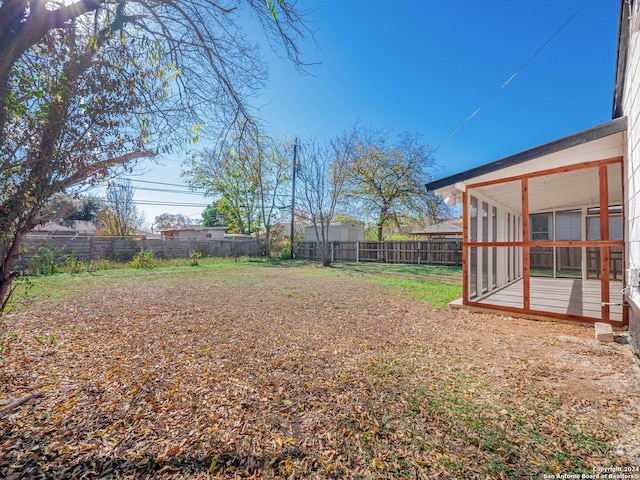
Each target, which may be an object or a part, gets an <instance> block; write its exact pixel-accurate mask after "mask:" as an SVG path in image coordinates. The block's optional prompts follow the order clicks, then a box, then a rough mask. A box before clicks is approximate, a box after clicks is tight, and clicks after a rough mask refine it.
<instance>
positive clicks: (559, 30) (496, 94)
mask: <svg viewBox="0 0 640 480" xmlns="http://www.w3.org/2000/svg"><path fill="white" fill-rule="evenodd" d="M589 2H590V0H585V1H584V3H583V4H582V5H580V6H579V7H578V9H577V10H576V11H575V12H573V15H571V16H570V17H569V18H568V19H567V20H566V21H565V22H564V23H563V24H562V25H561V26H560V28H558V29H557V30H556V31H555V32H554V33H553V35H551V36H550V37H549V38H548V39H547V41H546V42H544V43H543V44H542V46H541V47H540V48H538V49H537V50H536V51H535V52H533V55H531V56H530V57H529V58H528V59H527V60H526V61H525V62H524V63H523V64H522V65H520V67H519V68H518V69H517V70H516V71H515V72H514V73H513V74H512V75H511V76H510V77H509V78H507V80H506V81H505V82H504V83H503V84H502V85H501V86H500V88H498V89H497V90H496V91H495V92H493V94H492V95H491V96H490V97H489V98H487V100H485V101H484V103H483V104H482V105H480V106H479V107H478V108H476V109H475V110H474V112H473V113H472V114H471V115H469V116H468V117H467V118H466V119H465V121H464V122H462V123H461V124H460V125H458V127H457V128H456V129H455V130H453V132H451V133H450V134H449V135H448V136H447V137H446V138H445V139H444V140H443V141H442V143H440V145H438V146H437V147H436V148H435V149H434V150H433V152H432V153H435V152H437V151H438V150H439V149H440V148H441V147H442V146H443V145H444V144H445V143H447V142H448V141H449V140H451V138H452V137H453V136H454V135H455V134H456V133H458V132H459V131H460V130H462V129H463V128H464V126H465V125H466V124H467V123H469V122H470V121H471V120H472V119H473V117H475V116H476V115H477V114H478V113H480V111H481V110H482V109H484V107H486V106H487V105H488V104H489V103H490V102H491V101H492V100H493V99H494V98H495V97H497V96H498V94H499V93H500V92H501V91H502V90H504V88H505V87H506V86H507V85H509V84H510V83H511V82H512V81H513V79H514V78H516V77H517V76H518V75H519V74H520V72H521V71H522V70H524V68H525V67H526V66H527V65H529V63H531V61H532V60H533V59H534V58H536V57H537V56H538V54H539V53H540V52H542V50H544V49H545V47H546V46H547V45H549V44H550V43H551V42H552V41H553V39H554V38H556V37H557V36H558V34H559V33H560V32H561V31H562V30H564V28H565V27H566V26H567V25H569V23H571V21H572V20H573V19H574V18H575V17H576V16H577V15H578V14H579V13H580V12H581V11H582V10H583V9H584V8H585V7H586V6H587V4H588V3H589Z"/></svg>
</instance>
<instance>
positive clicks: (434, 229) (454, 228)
mask: <svg viewBox="0 0 640 480" xmlns="http://www.w3.org/2000/svg"><path fill="white" fill-rule="evenodd" d="M411 235H462V227H461V226H460V225H454V224H453V223H450V222H442V223H437V224H435V225H428V226H426V227H424V228H423V229H422V230H412V231H411Z"/></svg>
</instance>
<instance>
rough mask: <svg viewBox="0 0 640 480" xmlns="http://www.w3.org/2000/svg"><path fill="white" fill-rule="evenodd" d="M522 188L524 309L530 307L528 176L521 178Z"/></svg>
mask: <svg viewBox="0 0 640 480" xmlns="http://www.w3.org/2000/svg"><path fill="white" fill-rule="evenodd" d="M521 188H522V240H523V243H524V246H523V249H522V287H523V302H524V309H525V310H529V308H531V281H530V280H531V279H530V274H531V252H530V247H529V244H528V242H529V178H528V177H524V178H522V180H521Z"/></svg>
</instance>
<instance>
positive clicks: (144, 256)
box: [129, 248, 156, 268]
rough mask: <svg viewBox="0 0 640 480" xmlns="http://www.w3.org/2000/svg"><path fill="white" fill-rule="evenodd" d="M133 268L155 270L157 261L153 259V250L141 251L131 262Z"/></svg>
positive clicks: (142, 249)
mask: <svg viewBox="0 0 640 480" xmlns="http://www.w3.org/2000/svg"><path fill="white" fill-rule="evenodd" d="M129 266H131V267H132V268H155V267H156V261H155V259H154V258H153V250H145V249H144V248H141V249H140V252H138V254H137V255H136V256H135V257H133V260H131V261H130V262H129Z"/></svg>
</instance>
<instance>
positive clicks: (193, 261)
mask: <svg viewBox="0 0 640 480" xmlns="http://www.w3.org/2000/svg"><path fill="white" fill-rule="evenodd" d="M201 258H202V252H199V251H197V250H191V251H190V252H189V265H191V266H192V267H197V266H198V265H200V259H201Z"/></svg>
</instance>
